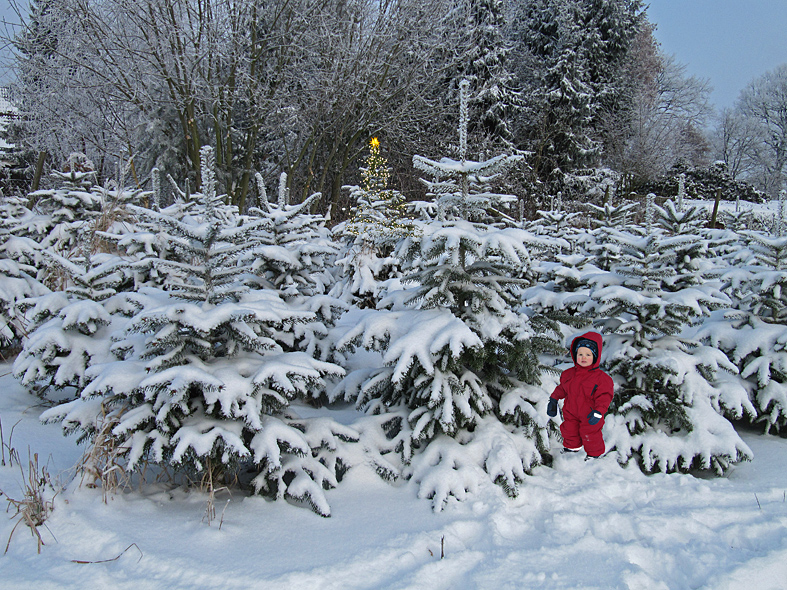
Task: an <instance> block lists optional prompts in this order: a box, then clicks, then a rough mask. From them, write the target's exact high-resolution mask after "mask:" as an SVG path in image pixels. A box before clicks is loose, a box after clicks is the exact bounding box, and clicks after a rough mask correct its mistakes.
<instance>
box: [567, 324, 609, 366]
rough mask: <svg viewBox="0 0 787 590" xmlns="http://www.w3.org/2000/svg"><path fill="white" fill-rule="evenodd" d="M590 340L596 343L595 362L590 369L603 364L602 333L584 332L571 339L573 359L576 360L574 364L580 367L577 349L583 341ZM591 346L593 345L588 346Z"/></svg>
mask: <svg viewBox="0 0 787 590" xmlns="http://www.w3.org/2000/svg"><path fill="white" fill-rule="evenodd" d="M583 340H585V341H587V340H590V342H592V343H594V344H595V345H596V351H595V352H596V358H595V360H594V362H593V364H592V365H591V366H590V369H597V368H598V366H599V365H600V364H601V342H602V341H601V334H599V333H598V332H585V333H584V334H582V335H580V336H577V337H576V338H574V339H573V340H572V341H571V349H570V350H571V360H572V361H574V366H575V367H579V365H578V364H577V349H578V348H580V347H581V346H582V341H583ZM588 348H591V350H592V347H588Z"/></svg>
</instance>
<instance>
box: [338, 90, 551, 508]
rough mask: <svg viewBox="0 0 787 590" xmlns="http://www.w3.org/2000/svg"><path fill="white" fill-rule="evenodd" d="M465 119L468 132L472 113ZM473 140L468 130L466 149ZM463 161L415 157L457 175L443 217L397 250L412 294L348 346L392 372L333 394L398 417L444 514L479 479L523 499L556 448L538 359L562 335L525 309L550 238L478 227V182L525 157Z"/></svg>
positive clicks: (415, 470)
mask: <svg viewBox="0 0 787 590" xmlns="http://www.w3.org/2000/svg"><path fill="white" fill-rule="evenodd" d="M463 104H464V106H465V108H466V103H463ZM460 119H462V120H463V121H464V124H465V125H466V117H465V116H464V114H463V116H462V117H460ZM465 140H466V126H465V127H464V128H462V127H460V149H461V150H464V149H466V144H465ZM461 155H462V159H461V161H459V162H457V161H453V160H448V159H445V158H444V159H442V160H440V161H439V162H438V161H433V160H428V159H426V158H420V157H418V156H416V157H414V163H415V165H416V167H417V168H419V169H421V170H426V171H429V172H431V173H433V174H434V175H435V176H436V177H437V178H438V179H439V178H441V177H443V178H449V179H452V180H451V181H448V182H445V183H444V184H443V185H442V186H443V187H446V189H445V190H444V192H439V191H438V192H437V194H436V199H438V201H441V203H440V207H441V208H442V210H443V215H442V217H443V219H442V220H437V221H433V222H431V223H428V224H424V225H423V226H422V228H423V233H422V234H419V235H413V236H409V237H407V238H405V239H404V240H402V241H401V242H400V244H399V245H398V247H397V249H396V251H395V255H396V256H397V257H398V258H399V259H400V260H402V268H403V270H404V271H405V272H406V273H407V274H406V275H405V277H404V278H403V283H404V284H406V285H407V284H412V285H413V287H412V288H406V289H402V290H400V291H391V292H389V294H388V296H387V297H386V298H385V299H383V300H382V301H381V302H380V304H379V305H378V309H377V310H365V311H364V312H362V313H361V314H360V315H359V316H358V317H357V318H355V319H356V320H357V321H354V322H353V324H352V326H350V327H349V328H348V327H346V326H345V327H344V328H343V330H342V331H341V333H340V334H339V335H338V342H337V346H338V347H339V348H340V349H345V350H346V349H350V350H351V349H353V348H354V347H363V348H367V349H370V350H373V351H376V352H378V353H380V355H381V357H382V358H381V360H382V363H381V365H382V366H379V367H368V366H367V367H365V368H363V369H359V370H357V371H354V372H352V373H350V374H349V375H348V376H347V378H345V379H344V380H343V381H342V383H341V384H340V385H339V386H338V387H337V389H336V390H335V392H334V395H335V396H340V395H341V396H342V397H343V398H344V399H345V400H347V401H353V402H354V403H355V404H356V406H357V407H359V408H360V409H363V410H366V411H368V412H372V413H378V412H384V413H395V414H398V415H399V417H400V418H399V424H398V428H397V430H396V432H395V436H398V437H400V438H401V452H402V456H403V459H404V461H405V463H406V468H405V474H406V475H408V476H410V477H412V478H414V479H415V480H416V481H417V482H418V483H419V484H420V486H421V492H420V493H421V494H422V495H423V496H425V497H429V498H432V500H433V505H434V508H435V509H436V510H440V509H442V507H443V505H444V503H445V502H446V501H447V500H448V498H449V497H451V496H453V497H456V498H458V499H462V498H464V497H465V494H466V491H467V489H468V487H475V485H477V483H476V482H477V478H478V477H480V476H483V477H489V478H491V479H492V480H493V481H495V482H497V483H499V484H500V485H501V486H502V487H503V488H504V489H505V490H506V492H507V493H509V494H510V495H516V493H517V487H518V485H519V484H520V483H521V482H522V480H523V478H524V476H525V474H526V473H528V472H529V471H530V469H531V468H532V467H533V466H534V465H537V464H539V463H540V462H541V461H542V460H543V457H544V454H545V453H546V450H547V448H548V444H549V443H548V431H547V422H546V420H545V419H544V417H543V416H541V415H540V413H539V411H538V409H537V406H538V404H539V403H540V402H541V401H543V400H542V399H541V394H542V393H543V391H542V390H541V389H540V388H539V387H538V385H539V384H540V380H541V372H542V369H543V367H542V365H541V362H540V359H539V354H541V353H544V352H553V353H554V352H555V351H556V350H557V349H558V348H559V340H560V336H559V335H558V334H557V330H558V327H557V325H556V324H555V323H554V322H550V321H548V320H547V319H546V318H544V317H542V316H538V315H533V316H528V315H526V314H525V313H520V311H519V310H520V307H521V302H520V299H519V290H520V289H521V287H522V286H524V284H525V281H524V280H522V279H520V278H519V277H520V276H521V275H522V274H523V273H524V272H525V269H527V268H528V267H529V266H530V250H529V248H528V246H527V244H528V243H533V244H541V243H542V242H543V241H544V240H539V238H537V237H535V236H532V235H531V234H529V233H528V232H525V231H523V230H521V229H519V228H515V227H508V228H505V227H503V228H498V227H495V226H490V225H486V224H482V223H477V222H474V221H473V220H477V219H479V218H482V219H485V218H486V217H487V215H488V214H487V213H486V212H487V211H488V208H489V206H490V204H491V203H492V197H491V196H490V195H488V194H482V193H471V191H470V185H471V178H481V176H478V177H476V176H475V173H479V174H480V172H481V171H482V170H483V171H487V172H486V173H488V171H491V170H496V169H499V168H500V167H504V166H505V165H508V164H510V163H512V162H513V161H516V160H510V159H507V157H500V158H498V159H493V160H490V161H487V162H483V163H470V162H468V161H467V160H465V159H464V157H463V156H464V151H462V152H461ZM436 184H437V183H432V184H431V187H432V188H434V187H435V186H436ZM447 187H450V188H447ZM463 216H466V218H463ZM446 218H448V219H446ZM383 308H387V309H383ZM544 399H545V398H544ZM484 474H485V475H484Z"/></svg>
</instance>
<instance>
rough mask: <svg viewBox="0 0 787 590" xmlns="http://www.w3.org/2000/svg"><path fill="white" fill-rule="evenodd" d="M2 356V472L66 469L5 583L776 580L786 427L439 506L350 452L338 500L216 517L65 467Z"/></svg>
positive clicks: (541, 474) (581, 465)
mask: <svg viewBox="0 0 787 590" xmlns="http://www.w3.org/2000/svg"><path fill="white" fill-rule="evenodd" d="M9 370H10V368H9V367H8V365H0V375H1V376H0V392H2V393H1V394H0V419H1V420H2V431H3V447H4V448H3V457H4V458H5V463H6V465H5V466H2V467H0V489H1V490H2V492H3V493H4V494H5V495H6V496H7V497H10V498H13V499H16V500H19V499H21V498H22V497H23V494H24V492H23V488H22V483H23V472H22V470H20V468H19V466H18V465H13V466H9V465H8V458H9V451H10V449H11V448H14V449H16V450H17V452H18V453H19V455H20V457H21V458H22V461H23V463H24V464H25V465H26V464H27V460H28V456H29V455H30V456H32V454H33V453H38V457H39V463H40V464H42V465H46V468H47V470H48V472H49V473H50V474H51V475H52V476H53V477H54V478H59V479H60V481H61V482H62V483H64V484H68V486H67V488H66V489H65V490H64V491H62V492H60V493H59V494H58V495H57V497H56V498H55V502H54V505H55V508H54V511H53V513H52V514H51V516H50V518H49V520H48V521H47V522H46V525H45V526H43V527H41V528H40V532H41V536H42V538H43V540H44V542H45V543H46V545H45V546H44V547H43V548H42V550H41V554H40V555H39V554H37V551H36V548H37V547H36V541H35V539H34V537H33V536H32V535H31V532H30V530H29V529H28V528H27V527H25V526H24V525H23V524H22V525H20V526H19V527H18V528H17V529H16V532H15V533H14V535H13V537H12V538H11V542H10V545H9V547H8V551H7V553H6V554H5V555H4V556H0V588H2V589H6V588H9V589H10V588H14V589H17V588H36V589H37V590H47V589H55V588H57V589H58V590H64V589H71V588H74V589H76V588H79V589H84V588H90V589H92V588H112V589H113V590H114V589H117V590H122V589H132V590H146V589H180V588H183V589H186V588H188V589H189V590H194V589H203V588H222V589H232V588H243V589H249V588H252V589H253V588H261V589H263V588H264V589H265V590H277V589H282V590H284V589H298V590H304V589H305V590H310V589H337V590H347V589H356V588H359V589H360V588H368V589H387V588H390V589H397V590H404V589H414V590H415V589H418V590H423V589H430V590H436V589H441V588H445V589H452V590H458V589H470V588H483V589H485V588H490V589H491V588H494V589H496V590H497V589H506V588H511V589H521V588H583V589H589V588H604V589H610V588H631V589H638V590H646V589H661V588H664V589H670V590H674V589H680V588H707V589H713V590H723V589H736V588H747V589H752V590H753V589H757V590H772V589H774V590H775V589H784V588H787V439H781V438H778V437H774V436H763V435H760V434H757V433H744V435H743V437H744V440H745V441H746V443H747V444H748V445H749V446H750V447H751V448H752V450H753V451H754V455H755V459H754V461H753V462H751V463H746V464H741V465H738V466H736V467H735V468H734V470H733V471H732V472H731V473H730V474H729V476H728V477H726V478H714V479H700V478H696V477H692V476H689V475H677V474H673V475H663V474H658V475H652V476H646V475H643V474H642V473H641V472H640V471H639V470H638V469H637V468H636V467H628V468H622V467H620V466H618V464H617V463H616V462H615V460H614V458H613V457H611V456H609V457H605V458H602V459H600V460H597V461H588V462H586V461H584V459H583V457H581V456H572V457H564V456H558V457H557V459H556V461H555V465H554V467H553V468H547V467H541V468H538V469H537V470H536V471H535V472H534V474H533V476H532V477H530V478H529V479H528V482H527V484H526V485H524V486H522V493H521V495H520V496H519V497H518V498H516V499H509V498H507V497H506V496H505V495H504V493H503V491H502V489H501V488H499V487H497V486H495V485H493V484H491V483H490V484H489V485H488V486H487V487H482V488H481V489H479V490H478V492H477V493H476V494H474V495H473V496H472V497H471V498H470V499H468V500H467V501H465V502H462V503H456V502H453V503H449V505H448V506H447V508H446V509H445V510H444V511H443V512H441V513H437V514H435V513H433V512H432V508H431V502H429V501H428V500H423V499H418V498H417V487H416V486H415V484H412V483H409V482H405V483H403V484H399V485H396V486H391V485H389V484H386V483H384V482H383V481H382V480H380V478H379V477H378V476H377V475H376V474H375V473H373V471H372V470H371V469H368V470H365V469H363V468H357V469H355V470H353V471H351V472H350V473H349V474H348V475H347V477H346V478H345V481H343V482H342V484H341V485H340V486H339V488H337V489H335V490H331V491H330V492H328V498H329V500H330V502H331V507H332V513H333V516H332V517H331V518H328V519H326V518H321V517H320V516H317V515H316V514H314V513H312V512H310V511H308V510H306V509H303V508H297V507H294V506H291V505H289V504H287V503H285V502H268V501H266V500H264V499H261V498H258V497H243V496H241V495H240V494H238V493H234V494H232V495H231V496H230V495H229V494H228V493H227V492H226V491H220V492H219V493H218V494H217V499H216V512H217V518H216V520H214V521H213V522H212V523H211V524H210V525H209V524H207V523H206V522H205V521H204V519H203V516H204V513H205V509H206V506H207V504H206V500H207V496H206V495H205V494H202V493H199V492H193V491H192V492H190V493H187V492H185V491H183V490H182V489H170V487H168V486H167V485H165V484H150V485H147V486H145V487H144V488H143V489H142V490H139V489H135V490H133V491H127V492H125V493H120V494H117V495H115V496H111V497H110V498H109V500H108V502H107V503H104V502H103V500H102V492H101V490H99V489H88V488H87V487H85V486H82V487H79V486H78V482H77V481H73V482H71V483H70V484H69V483H68V482H69V480H70V478H71V473H73V471H72V469H71V468H72V467H73V466H74V465H75V464H76V463H77V461H78V460H79V458H80V455H81V452H82V449H80V448H79V447H78V446H77V445H76V444H75V442H74V440H73V439H71V438H64V437H62V435H61V432H60V427H59V425H43V424H41V423H40V422H39V421H38V415H39V413H40V411H41V410H42V408H41V407H37V406H36V403H37V398H35V397H32V396H30V395H28V394H27V393H25V392H24V390H23V389H22V388H21V387H20V386H19V385H18V384H17V383H16V381H15V380H14V379H13V377H11V376H10V374H9ZM12 429H13V432H12ZM24 471H25V474H24V475H25V477H26V476H27V473H26V472H27V470H26V469H25V470H24ZM6 496H4V497H3V498H2V499H3V500H6ZM228 500H229V502H228ZM17 520H18V517H14V510H13V508H10V509H9V511H8V513H7V516H6V518H5V519H0V544H1V546H2V547H3V548H5V545H6V543H7V541H8V539H9V535H10V534H11V530H12V528H13V527H14V525H15V524H16V522H17Z"/></svg>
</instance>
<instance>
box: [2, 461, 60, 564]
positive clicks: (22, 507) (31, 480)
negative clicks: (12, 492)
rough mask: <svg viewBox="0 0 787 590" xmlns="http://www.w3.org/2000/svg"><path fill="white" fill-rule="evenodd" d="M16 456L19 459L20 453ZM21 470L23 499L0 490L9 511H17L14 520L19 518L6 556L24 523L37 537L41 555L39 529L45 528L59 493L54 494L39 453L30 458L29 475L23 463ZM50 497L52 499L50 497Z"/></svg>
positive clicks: (9, 537) (42, 541)
mask: <svg viewBox="0 0 787 590" xmlns="http://www.w3.org/2000/svg"><path fill="white" fill-rule="evenodd" d="M28 455H29V450H28ZM16 456H17V457H18V453H17V455H16ZM19 470H20V471H21V473H22V478H23V480H24V497H23V499H21V500H16V499H14V498H11V497H10V496H8V495H7V494H5V493H4V492H3V491H2V490H0V494H2V495H4V496H5V497H6V500H7V501H8V509H9V510H10V509H11V508H14V509H15V510H16V513H15V514H14V515H13V516H12V518H16V517H19V519H18V520H17V522H16V524H15V525H14V528H13V529H11V534H10V535H9V536H8V542H7V543H6V546H5V552H4V554H5V553H8V548H9V547H10V546H11V539H12V538H13V536H14V533H15V532H16V529H17V528H19V525H20V524H23V523H24V524H25V525H27V527H28V528H29V529H30V532H31V533H32V535H33V537H35V539H36V541H37V543H38V553H41V547H42V546H43V545H44V540H43V539H42V538H41V533H40V531H39V530H38V527H40V526H44V523H45V522H46V520H47V518H49V515H50V514H51V513H52V510H53V509H54V499H55V496H56V495H57V492H54V486H53V485H52V480H51V478H50V476H49V472H48V471H47V470H46V467H42V466H40V465H39V463H38V453H34V454H33V455H32V457H30V456H28V466H27V473H25V471H24V469H23V467H22V465H21V463H20V464H19ZM52 494H53V495H52ZM50 495H51V497H48V496H50Z"/></svg>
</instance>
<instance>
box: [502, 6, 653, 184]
mask: <svg viewBox="0 0 787 590" xmlns="http://www.w3.org/2000/svg"><path fill="white" fill-rule="evenodd" d="M641 13H642V4H641V2H640V1H639V0H593V1H591V2H587V1H585V0H530V1H528V2H526V3H523V5H522V8H521V10H520V12H519V14H518V15H517V18H516V19H515V22H514V27H513V35H514V37H515V41H516V43H517V46H518V49H519V51H521V52H522V56H523V58H522V59H521V60H520V63H521V64H522V66H523V72H522V74H521V76H522V79H523V82H524V84H525V88H526V93H525V96H526V97H527V101H526V105H527V113H528V119H527V120H528V121H529V122H528V124H527V125H526V126H525V128H524V129H523V130H522V132H523V134H524V136H525V137H524V138H523V139H520V141H527V142H528V147H529V149H530V151H532V152H534V158H533V159H532V160H531V164H532V166H533V168H534V169H535V171H536V173H537V174H538V176H539V177H540V178H542V179H544V180H547V181H549V182H550V186H551V189H552V190H557V188H559V187H560V184H561V183H562V176H563V174H565V173H568V172H570V171H572V170H574V169H576V168H579V167H582V166H584V165H587V164H589V163H592V161H593V160H594V159H596V158H597V156H598V155H599V153H600V147H601V146H600V137H601V133H600V129H601V127H602V124H601V123H602V120H603V118H604V117H605V116H606V113H607V112H608V111H610V110H611V109H613V108H615V109H621V108H625V107H627V106H628V105H621V104H620V102H621V100H625V99H626V98H627V97H630V93H627V92H624V91H622V90H623V88H624V87H625V85H626V84H627V83H628V82H627V81H626V80H625V79H624V78H623V75H622V71H623V66H624V63H625V58H626V56H627V54H628V51H629V48H630V46H631V43H632V41H633V39H634V37H635V35H636V34H637V31H638V30H639V27H640V26H641V24H642V15H641ZM613 105H614V106H613Z"/></svg>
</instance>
